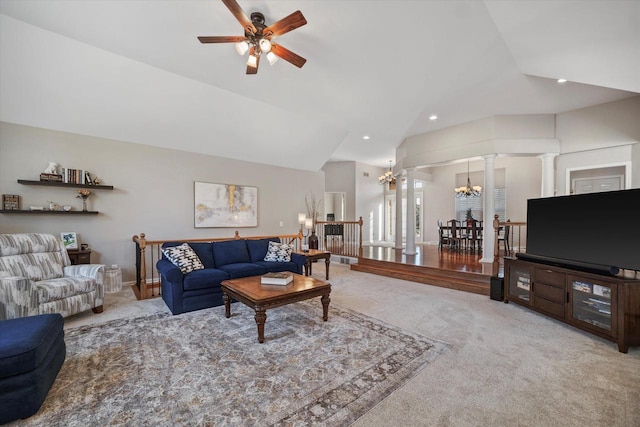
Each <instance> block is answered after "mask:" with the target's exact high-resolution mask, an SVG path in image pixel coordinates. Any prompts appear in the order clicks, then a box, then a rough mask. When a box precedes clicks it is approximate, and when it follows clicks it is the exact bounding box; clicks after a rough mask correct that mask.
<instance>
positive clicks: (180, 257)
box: [162, 243, 204, 274]
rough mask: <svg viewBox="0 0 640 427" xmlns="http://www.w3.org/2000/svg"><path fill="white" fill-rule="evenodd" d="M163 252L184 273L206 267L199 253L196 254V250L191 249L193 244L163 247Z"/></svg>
mask: <svg viewBox="0 0 640 427" xmlns="http://www.w3.org/2000/svg"><path fill="white" fill-rule="evenodd" d="M162 253H163V254H164V255H165V256H166V257H167V258H168V259H169V261H171V262H172V263H173V264H174V265H175V266H176V267H178V268H180V271H182V273H183V274H187V273H191V272H192V271H194V270H202V269H203V268H204V265H202V262H201V261H200V258H198V255H196V253H195V251H194V250H193V249H191V246H189V245H188V244H186V243H183V244H181V245H178V246H173V247H163V248H162Z"/></svg>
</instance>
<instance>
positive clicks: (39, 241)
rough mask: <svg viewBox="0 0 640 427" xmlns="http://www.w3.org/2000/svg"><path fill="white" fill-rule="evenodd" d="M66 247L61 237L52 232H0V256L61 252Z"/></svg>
mask: <svg viewBox="0 0 640 427" xmlns="http://www.w3.org/2000/svg"><path fill="white" fill-rule="evenodd" d="M63 248H64V245H62V243H61V241H60V239H58V238H57V237H55V236H53V235H52V234H42V233H23V234H0V256H3V257H4V256H7V255H19V254H34V253H42V252H60V250H61V249H63Z"/></svg>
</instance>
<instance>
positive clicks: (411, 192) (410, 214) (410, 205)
mask: <svg viewBox="0 0 640 427" xmlns="http://www.w3.org/2000/svg"><path fill="white" fill-rule="evenodd" d="M415 171H416V168H408V169H407V238H406V242H407V246H406V249H405V251H404V253H405V254H407V255H415V254H416V203H415V189H414V181H413V174H414V172H415ZM400 201H401V202H402V199H401V200H400Z"/></svg>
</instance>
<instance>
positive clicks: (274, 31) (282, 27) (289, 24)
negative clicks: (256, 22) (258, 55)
mask: <svg viewBox="0 0 640 427" xmlns="http://www.w3.org/2000/svg"><path fill="white" fill-rule="evenodd" d="M306 23H307V20H306V19H304V16H303V15H302V12H300V11H299V10H296V11H295V12H293V13H292V14H291V15H289V16H287V17H284V18H282V19H281V20H279V21H277V22H274V23H273V24H271V25H269V26H268V27H267V28H265V29H264V30H263V31H262V33H263V34H265V35H267V36H270V37H272V38H273V37H278V36H281V35H283V34H286V33H288V32H289V31H292V30H295V29H296V28H298V27H302V26H303V25H305V24H306ZM269 33H271V34H269Z"/></svg>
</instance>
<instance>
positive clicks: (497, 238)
mask: <svg viewBox="0 0 640 427" xmlns="http://www.w3.org/2000/svg"><path fill="white" fill-rule="evenodd" d="M526 227H527V223H526V222H518V221H511V220H510V219H508V220H506V221H504V222H502V221H500V220H499V219H498V215H494V216H493V232H494V239H493V265H492V267H491V275H492V276H495V277H497V276H498V275H499V273H500V264H501V262H500V256H501V255H502V256H503V257H505V256H513V255H514V254H515V253H516V252H524V251H525V250H526V247H527V241H526V239H527V232H526ZM503 230H504V233H503V234H502V237H501V235H500V232H501V231H503ZM501 241H502V242H504V248H503V250H502V251H500V242H501ZM503 265H504V264H503Z"/></svg>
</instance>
